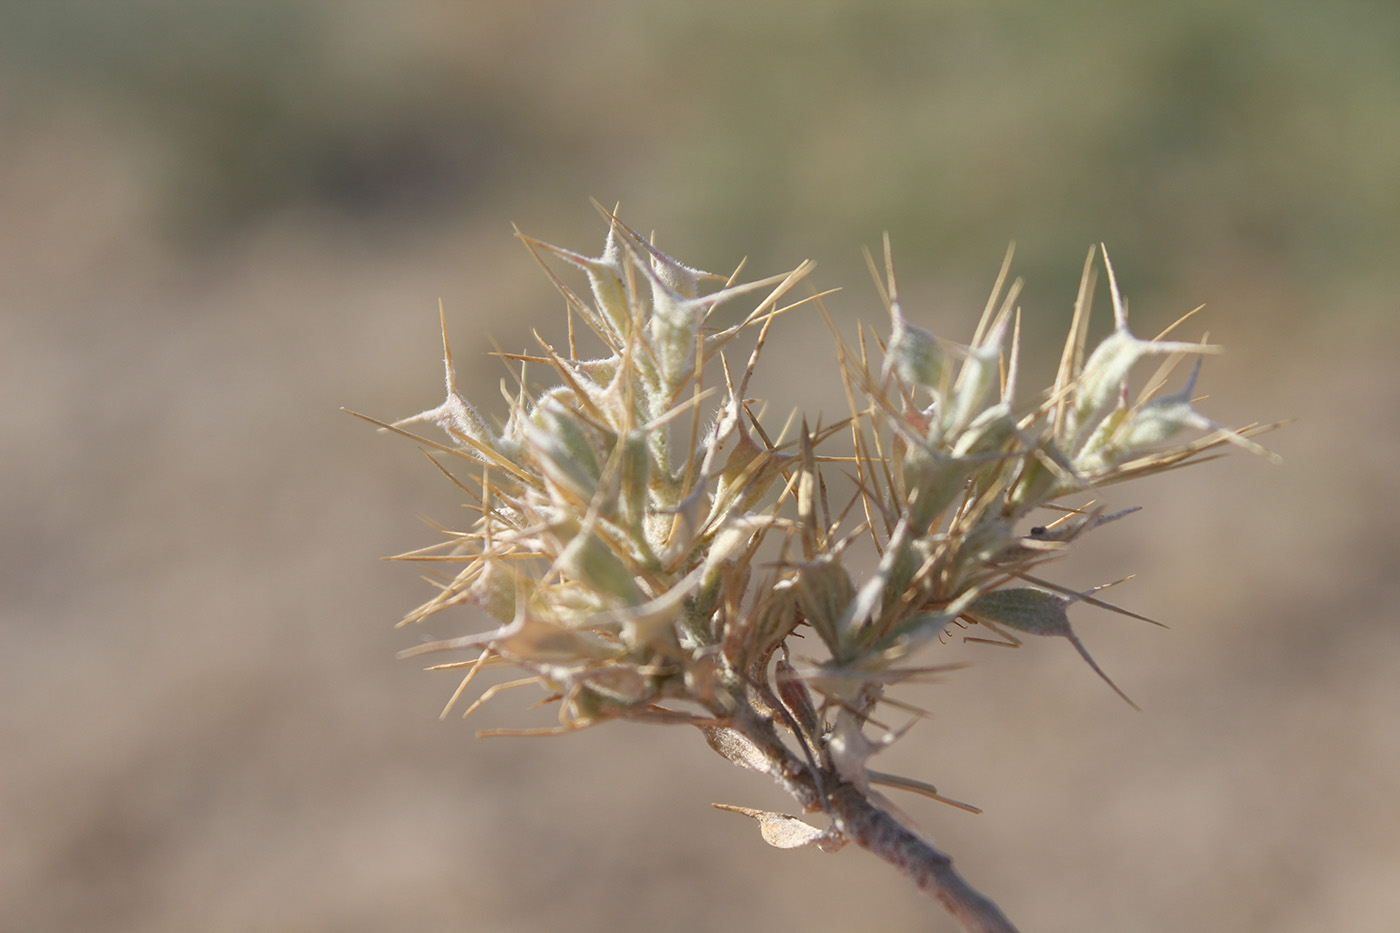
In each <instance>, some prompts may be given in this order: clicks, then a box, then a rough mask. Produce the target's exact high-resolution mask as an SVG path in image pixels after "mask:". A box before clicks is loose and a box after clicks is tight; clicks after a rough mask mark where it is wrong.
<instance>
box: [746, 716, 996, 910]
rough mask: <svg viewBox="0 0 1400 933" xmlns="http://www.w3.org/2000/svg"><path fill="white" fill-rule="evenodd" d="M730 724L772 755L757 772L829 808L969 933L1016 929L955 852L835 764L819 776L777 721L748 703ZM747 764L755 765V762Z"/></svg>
mask: <svg viewBox="0 0 1400 933" xmlns="http://www.w3.org/2000/svg"><path fill="white" fill-rule="evenodd" d="M729 727H730V728H731V729H733V730H734V731H736V732H738V733H740V734H741V735H743V736H744V737H745V738H747V739H748V740H749V741H750V742H752V743H753V744H754V745H755V746H756V750H757V751H758V752H759V754H760V755H761V756H762V758H764V759H766V762H767V767H766V768H759V769H757V770H765V771H767V773H768V774H769V775H770V776H771V777H772V778H773V779H774V780H775V781H777V782H778V784H779V785H781V786H782V788H783V789H784V790H786V791H787V792H788V793H789V794H791V795H792V797H793V799H795V800H796V801H797V802H798V803H799V804H801V806H802V808H803V809H804V810H805V811H807V812H808V813H817V812H821V811H825V812H827V813H828V814H829V815H830V816H831V817H832V819H833V820H834V821H835V824H836V828H837V829H838V830H839V831H840V833H841V835H842V836H844V837H845V838H846V839H848V840H850V841H851V842H854V843H855V844H856V845H858V846H860V847H861V848H862V849H865V850H866V851H868V852H870V853H871V854H873V855H876V856H878V857H879V858H882V859H884V860H885V861H887V862H889V863H890V864H891V865H893V866H894V867H896V868H898V869H899V870H900V871H901V872H903V873H904V874H905V875H906V876H907V877H908V878H909V879H910V880H911V881H913V882H914V883H915V884H916V885H918V886H919V888H921V889H922V890H924V891H925V892H927V893H928V894H931V895H933V896H934V897H935V898H937V899H938V901H939V903H941V904H942V905H943V906H944V908H945V909H947V911H948V913H950V914H952V915H953V918H954V919H956V920H957V921H958V922H959V923H961V924H962V925H963V928H964V929H965V930H967V931H968V933H1016V927H1015V925H1013V924H1012V923H1011V921H1010V920H1008V919H1007V918H1006V915H1005V914H1003V913H1002V912H1001V910H1000V908H998V907H997V905H996V904H994V903H993V902H992V900H991V899H990V898H988V897H987V896H986V895H984V894H982V893H981V892H980V891H978V890H977V889H976V888H974V887H972V885H970V884H968V883H967V881H966V880H964V878H963V877H962V876H961V875H959V874H958V873H957V871H956V870H955V869H954V868H953V859H952V858H951V857H950V856H948V855H946V854H944V853H943V852H942V851H940V850H939V849H937V848H936V847H935V846H934V845H933V844H932V843H930V842H929V841H928V840H926V839H924V838H923V837H921V836H920V835H919V834H918V833H915V832H913V831H912V830H910V829H907V828H905V827H904V826H903V825H901V824H900V823H899V821H898V820H896V819H895V818H894V817H893V816H891V815H890V813H889V812H888V811H886V810H885V809H883V808H882V807H880V806H879V805H877V804H875V803H873V802H871V800H870V798H869V796H867V794H866V792H865V791H863V790H861V789H860V788H859V787H857V786H856V785H854V784H852V783H850V782H848V781H846V780H844V779H843V778H842V777H841V776H840V775H839V774H838V773H837V772H836V771H835V769H834V768H831V767H822V769H821V775H820V779H818V776H817V775H815V774H814V773H813V772H812V769H811V768H810V767H808V766H807V764H806V762H804V761H802V760H801V759H800V758H799V757H798V756H796V755H795V754H794V753H793V752H792V750H791V749H789V748H788V746H787V745H786V744H784V743H783V741H782V739H780V738H779V737H778V734H777V731H776V730H775V729H774V728H773V723H772V721H771V720H768V719H765V718H763V717H761V716H760V715H758V714H757V712H756V711H754V710H753V709H751V708H747V707H745V708H742V709H741V710H740V711H739V712H738V713H737V714H736V715H735V716H733V717H732V718H731V719H730V721H729ZM731 760H733V759H731ZM736 763H740V762H737V761H736ZM743 764H744V766H746V767H754V764H753V763H752V762H749V763H743ZM819 787H820V788H821V791H819V790H818V788H819ZM823 792H824V793H823Z"/></svg>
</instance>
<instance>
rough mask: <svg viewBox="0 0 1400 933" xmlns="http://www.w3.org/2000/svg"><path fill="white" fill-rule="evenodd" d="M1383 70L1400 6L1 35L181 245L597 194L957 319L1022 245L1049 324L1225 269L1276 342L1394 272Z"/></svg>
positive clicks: (918, 6)
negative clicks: (886, 242) (1270, 323)
mask: <svg viewBox="0 0 1400 933" xmlns="http://www.w3.org/2000/svg"><path fill="white" fill-rule="evenodd" d="M1397 48H1400V7H1397V6H1396V5H1394V4H1390V3H1383V2H1364V0H1348V2H1342V3H1336V4H1328V5H1321V4H1315V3H1307V2H1271V3H1264V2H1259V0H1227V2H1203V0H1198V2H1182V3H1175V4H1150V5H1136V6H1132V7H1126V6H1120V7H1114V6H1111V5H1104V4H1098V3H1090V2H1067V3H1060V4H1054V5H1050V4H1030V3H1011V2H993V3H971V2H943V3H925V2H913V0H908V2H892V3H880V4H867V3H858V2H851V0H818V2H810V3H804V4H801V5H793V4H754V3H739V2H727V0H726V2H714V3H704V4H654V3H646V2H640V0H608V2H597V3H589V4H568V3H530V2H525V3H516V4H509V5H507V4H496V3H484V2H476V3H465V4H446V3H432V2H426V0H420V2H408V3H402V4H395V5H394V6H393V7H386V6H382V5H378V4H370V3H343V2H342V3H333V2H328V0H299V2H290V3H289V2H270V0H246V2H241V3H236V4H230V3H221V2H216V0H183V2H173V0H164V2H161V0H147V2H144V3H126V4H109V3H103V2H97V0H89V2H77V0H74V2H66V3H50V4H21V3H9V4H7V5H6V6H5V7H4V12H3V20H0V50H3V58H4V61H5V62H6V63H7V64H6V66H4V67H5V70H6V71H8V72H9V79H8V80H7V82H6V83H7V84H8V85H9V86H10V93H9V94H8V95H7V96H8V97H9V98H11V99H10V100H9V109H10V110H11V111H12V112H13V111H14V110H15V109H16V107H15V98H17V96H18V95H16V93H15V89H16V87H17V86H19V85H25V86H27V87H29V88H30V90H33V91H36V92H37V93H36V94H33V95H28V94H27V95H25V99H26V100H29V101H35V100H38V101H41V102H43V101H45V100H48V101H52V100H55V99H58V98H60V97H61V98H63V99H64V100H65V101H67V102H70V103H71V101H72V100H73V98H75V97H78V98H83V99H85V100H86V101H87V102H88V103H89V104H90V105H91V106H93V107H96V108H101V109H106V110H107V111H109V112H114V113H119V114H120V115H121V116H122V118H123V119H124V120H127V121H130V123H131V124H132V125H133V126H135V127H136V128H137V129H138V131H139V132H140V133H142V134H145V135H146V136H148V137H149V138H150V139H152V140H154V141H155V142H156V143H157V144H158V147H159V149H160V151H161V152H162V158H164V159H166V160H168V165H169V170H168V172H166V173H165V177H166V179H167V181H168V186H167V188H166V190H164V191H162V192H159V194H160V196H161V197H162V199H163V203H162V205H161V211H160V216H161V217H163V218H164V221H163V222H164V223H165V224H168V232H170V233H172V234H173V235H176V236H184V235H187V234H189V233H190V232H192V231H193V232H196V233H201V234H215V235H217V234H221V233H224V232H226V231H227V230H229V229H232V228H237V227H238V226H240V225H243V224H247V223H249V222H251V221H256V220H257V219H258V218H260V217H262V216H264V215H266V214H267V213H269V212H276V211H279V210H283V209H285V208H287V207H288V206H289V205H294V206H300V207H306V206H310V207H312V208H315V209H326V210H329V211H330V212H332V213H333V214H334V215H335V216H336V217H337V218H339V219H340V220H343V221H348V222H357V221H361V220H362V221H364V222H366V223H381V222H383V220H384V219H385V217H386V216H387V217H390V218H394V219H399V220H409V221H412V220H414V219H416V218H419V217H422V216H430V217H432V216H436V217H444V216H454V215H455V216H459V217H460V216H462V215H464V214H467V213H469V212H470V211H473V210H479V209H483V208H485V209H488V210H494V211H508V212H510V213H511V216H513V217H526V218H530V219H531V220H534V219H536V218H539V217H544V216H548V214H549V212H555V213H560V212H567V211H577V212H579V213H580V214H582V213H584V212H586V210H587V209H586V204H585V202H584V198H585V197H587V196H596V197H598V198H600V199H603V200H611V199H621V200H622V201H623V203H624V207H625V208H631V209H632V212H631V216H633V217H635V218H637V219H638V222H639V223H641V224H643V225H648V224H654V225H656V226H658V227H659V228H660V229H661V230H662V231H663V232H664V233H666V234H667V235H669V236H670V237H673V238H682V240H681V242H677V241H676V239H672V240H670V241H669V242H671V243H673V244H675V249H676V250H677V251H678V252H680V253H681V254H683V255H691V256H695V255H696V254H697V253H698V254H699V255H700V256H705V257H714V259H713V261H715V262H719V261H723V262H728V261H730V257H731V256H732V255H733V253H734V251H735V249H736V248H737V249H738V250H739V251H742V252H746V253H748V254H749V255H750V256H751V257H752V259H753V261H754V262H755V263H757V265H756V268H763V269H766V268H769V267H773V266H778V265H785V264H789V263H790V262H792V261H793V260H794V258H795V253H800V254H802V255H811V256H815V257H818V258H821V259H823V260H827V259H830V258H832V257H839V261H840V262H846V261H849V262H850V264H851V267H852V268H858V264H857V262H856V260H855V251H856V249H857V247H858V246H859V245H862V244H868V243H876V242H878V237H879V235H880V233H881V231H883V230H886V229H888V230H889V231H890V232H891V233H892V235H893V237H894V240H895V243H896V246H897V249H898V255H900V256H902V257H904V261H905V263H907V264H916V265H917V266H918V267H919V269H920V270H921V271H922V270H926V271H928V272H929V273H930V274H931V275H933V276H935V277H944V278H951V279H952V280H953V281H955V282H961V281H963V280H970V281H973V282H976V283H978V285H977V287H978V288H979V289H980V288H981V287H983V285H984V284H985V282H986V281H989V279H990V276H991V274H992V272H993V271H994V269H995V264H996V260H997V257H999V256H1000V253H1001V251H1002V249H1003V247H1004V245H1005V244H1006V243H1007V242H1008V241H1010V240H1016V241H1018V242H1019V244H1020V249H1021V253H1020V255H1021V261H1020V262H1019V263H1018V266H1017V268H1018V271H1019V272H1021V273H1022V274H1024V275H1025V276H1026V277H1027V279H1028V281H1029V282H1030V283H1031V287H1032V289H1036V290H1039V291H1040V292H1043V293H1044V294H1045V295H1046V296H1047V298H1049V297H1050V296H1054V303H1055V305H1056V306H1057V307H1059V306H1061V305H1063V304H1064V303H1065V302H1066V300H1067V299H1065V298H1064V296H1066V295H1069V294H1072V289H1073V283H1074V279H1075V278H1076V277H1077V274H1078V265H1079V258H1080V257H1081V256H1082V254H1083V252H1084V250H1085V249H1086V248H1087V246H1088V245H1089V244H1090V243H1093V242H1096V241H1099V240H1103V241H1106V242H1107V243H1109V244H1110V246H1111V249H1112V251H1113V254H1114V256H1115V258H1116V260H1117V262H1118V264H1119V266H1120V269H1122V270H1123V271H1124V273H1125V278H1126V279H1127V280H1128V281H1131V282H1132V283H1133V287H1134V291H1135V292H1136V293H1138V294H1143V293H1147V294H1152V293H1154V292H1156V291H1159V290H1162V289H1168V288H1169V286H1168V285H1167V284H1166V283H1167V282H1168V281H1180V280H1181V277H1182V275H1183V272H1184V270H1194V271H1192V272H1189V273H1187V274H1188V275H1191V274H1197V273H1199V274H1201V275H1203V276H1205V277H1207V278H1210V277H1213V276H1216V275H1224V274H1226V270H1229V269H1234V270H1237V271H1236V274H1238V270H1240V269H1243V270H1247V272H1248V273H1249V274H1250V275H1259V276H1265V277H1273V276H1277V277H1282V286H1283V288H1284V290H1286V291H1291V292H1293V293H1295V294H1297V295H1298V296H1299V302H1298V306H1297V307H1295V308H1292V309H1288V310H1291V311H1295V312H1300V311H1302V310H1303V309H1305V308H1308V307H1312V306H1314V305H1315V304H1316V302H1317V300H1318V299H1319V298H1320V297H1321V296H1323V295H1326V294H1328V292H1329V289H1330V285H1331V282H1332V280H1333V279H1334V278H1335V277H1338V276H1354V275H1357V274H1361V273H1366V272H1369V271H1375V269H1376V267H1377V266H1378V265H1379V264H1381V263H1383V262H1384V257H1387V256H1389V255H1391V254H1392V253H1393V252H1394V251H1395V249H1396V247H1397V246H1400V221H1398V220H1397V218H1400V185H1396V184H1395V181H1394V176H1395V172H1396V167H1397V166H1400V120H1397V119H1395V117H1396V109H1397V103H1396V102H1397V101H1400V55H1396V54H1395V50H1396V49H1397ZM40 106H41V107H42V106H44V104H42V103H41V104H40ZM21 116H23V115H21ZM536 229H537V228H536ZM541 233H542V234H544V235H548V231H541ZM730 244H736V245H735V246H731V245H730ZM838 264H839V263H838ZM847 284H848V287H849V286H850V285H851V284H859V283H847ZM955 287H961V286H960V285H959V286H955ZM1032 294H1034V292H1032ZM960 297H961V296H960Z"/></svg>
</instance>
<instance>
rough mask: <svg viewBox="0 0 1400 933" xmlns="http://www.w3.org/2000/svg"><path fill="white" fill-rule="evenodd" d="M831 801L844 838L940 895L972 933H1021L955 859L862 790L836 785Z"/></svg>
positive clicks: (831, 790)
mask: <svg viewBox="0 0 1400 933" xmlns="http://www.w3.org/2000/svg"><path fill="white" fill-rule="evenodd" d="M828 786H829V787H830V785H828ZM826 799H827V805H828V806H829V807H830V808H831V813H832V816H834V817H835V819H836V825H837V827H838V828H839V829H840V830H841V833H842V834H843V835H844V836H846V837H847V838H848V839H850V840H851V841H852V842H854V843H855V844H856V845H858V846H860V847H861V848H863V849H865V850H867V851H869V852H871V853H873V854H874V855H877V856H879V857H880V858H882V859H884V860H885V861H887V862H889V863H890V864H891V865H893V866H894V867H896V868H898V869H899V870H900V871H902V872H903V873H904V874H905V875H907V876H908V877H909V879H910V880H911V881H913V882H914V883H915V884H916V885H918V886H919V887H920V888H921V889H923V890H924V891H926V892H927V893H929V894H932V895H933V896H934V897H936V898H937V899H938V901H939V902H940V903H941V904H942V905H943V906H944V907H945V908H947V910H948V912H949V913H950V914H952V915H953V917H954V918H955V919H956V920H957V921H958V922H959V923H961V924H962V925H963V928H964V929H966V930H967V931H968V933H1016V927H1015V926H1013V925H1012V923H1011V921H1010V920H1008V919H1006V915H1005V914H1003V913H1002V912H1001V910H1000V909H998V907H997V905H996V904H994V903H992V901H991V900H990V899H989V898H987V897H986V896H985V895H983V894H982V893H981V892H979V891H978V890H977V889H975V888H974V887H972V885H970V884H968V883H967V881H965V880H964V879H963V877H962V876H961V875H959V874H958V873H957V871H956V870H955V869H954V868H953V860H952V858H950V857H949V856H947V855H945V854H944V853H943V852H941V851H939V850H938V849H936V848H934V846H933V845H931V844H930V843H929V842H928V841H927V840H925V839H923V838H922V837H920V836H919V835H918V834H917V833H914V832H912V831H910V830H908V829H906V828H905V827H904V826H901V825H900V824H899V822H898V821H897V820H895V818H894V817H893V816H891V815H890V814H889V813H888V812H886V811H885V810H883V809H881V808H880V807H878V806H876V805H875V804H873V803H871V802H870V799H869V798H868V797H866V796H865V794H863V793H862V792H861V791H860V790H859V788H857V787H855V786H853V785H851V784H848V783H846V782H844V781H842V782H839V783H837V784H836V786H834V787H830V789H829V790H828V792H827V798H826Z"/></svg>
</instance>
